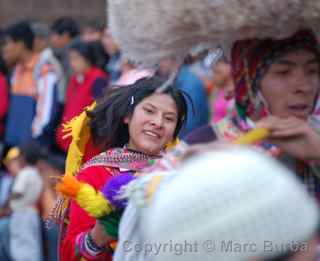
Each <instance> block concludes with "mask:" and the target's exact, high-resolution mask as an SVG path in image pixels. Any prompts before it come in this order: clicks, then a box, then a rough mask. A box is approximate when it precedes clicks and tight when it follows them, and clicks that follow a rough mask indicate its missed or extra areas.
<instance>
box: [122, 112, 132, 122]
mask: <svg viewBox="0 0 320 261" xmlns="http://www.w3.org/2000/svg"><path fill="white" fill-rule="evenodd" d="M130 121H131V114H128V115H127V116H125V117H124V118H123V123H125V124H129V123H130Z"/></svg>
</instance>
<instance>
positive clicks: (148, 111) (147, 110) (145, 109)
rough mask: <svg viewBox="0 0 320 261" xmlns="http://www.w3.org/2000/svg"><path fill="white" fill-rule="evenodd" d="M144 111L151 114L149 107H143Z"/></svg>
mask: <svg viewBox="0 0 320 261" xmlns="http://www.w3.org/2000/svg"><path fill="white" fill-rule="evenodd" d="M144 111H145V112H146V113H148V114H152V113H153V110H151V109H149V108H144Z"/></svg>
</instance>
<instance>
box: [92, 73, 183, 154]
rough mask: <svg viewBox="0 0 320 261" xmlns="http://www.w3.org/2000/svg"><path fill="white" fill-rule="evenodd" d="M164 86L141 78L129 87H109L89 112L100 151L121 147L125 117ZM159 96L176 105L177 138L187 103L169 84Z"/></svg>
mask: <svg viewBox="0 0 320 261" xmlns="http://www.w3.org/2000/svg"><path fill="white" fill-rule="evenodd" d="M163 84H166V82H165V81H164V80H162V79H161V78H159V77H152V78H143V79H141V80H138V81H137V82H136V83H134V84H132V85H128V86H123V87H117V88H109V89H108V90H107V92H106V93H105V95H104V97H103V98H102V99H101V100H100V101H98V105H97V106H96V108H95V109H94V110H93V111H92V112H89V113H88V114H89V117H90V118H91V120H90V128H91V134H92V137H93V141H94V143H95V144H97V145H102V147H103V149H108V148H112V147H122V146H124V145H125V144H126V143H127V142H128V141H129V130H128V125H127V124H125V123H124V118H125V117H126V116H128V115H130V114H132V113H133V112H134V109H135V107H136V106H137V105H138V104H139V103H140V102H141V101H142V100H143V99H144V98H146V97H148V96H150V95H152V94H153V93H155V91H156V90H158V88H159V87H160V86H163ZM162 93H166V94H168V95H170V96H171V97H172V98H173V100H174V101H175V103H176V106H177V112H178V121H177V126H176V129H175V132H174V137H177V135H178V133H179V131H180V129H181V127H182V125H183V124H184V122H185V118H186V115H187V103H186V100H185V98H184V96H183V94H182V92H181V91H180V90H178V88H177V87H176V86H174V85H172V84H171V85H169V86H168V87H167V88H166V89H165V90H164V91H163V92H162Z"/></svg>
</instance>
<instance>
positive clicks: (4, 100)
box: [0, 73, 9, 137]
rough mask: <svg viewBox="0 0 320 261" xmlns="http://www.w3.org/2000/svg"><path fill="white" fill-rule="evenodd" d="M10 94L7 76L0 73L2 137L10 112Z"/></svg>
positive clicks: (0, 126) (0, 131)
mask: <svg viewBox="0 0 320 261" xmlns="http://www.w3.org/2000/svg"><path fill="white" fill-rule="evenodd" d="M8 107H9V94H8V84H7V80H6V78H5V76H4V75H3V74H2V73H0V137H1V136H2V135H3V132H4V118H5V116H6V114H7V112H8Z"/></svg>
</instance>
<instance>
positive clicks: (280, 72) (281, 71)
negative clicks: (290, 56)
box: [275, 70, 290, 76]
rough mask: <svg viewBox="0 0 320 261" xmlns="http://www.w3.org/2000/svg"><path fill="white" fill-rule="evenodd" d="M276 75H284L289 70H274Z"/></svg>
mask: <svg viewBox="0 0 320 261" xmlns="http://www.w3.org/2000/svg"><path fill="white" fill-rule="evenodd" d="M275 73H276V74H277V75H280V76H286V75H288V74H289V73H290V70H280V71H276V72H275Z"/></svg>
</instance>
